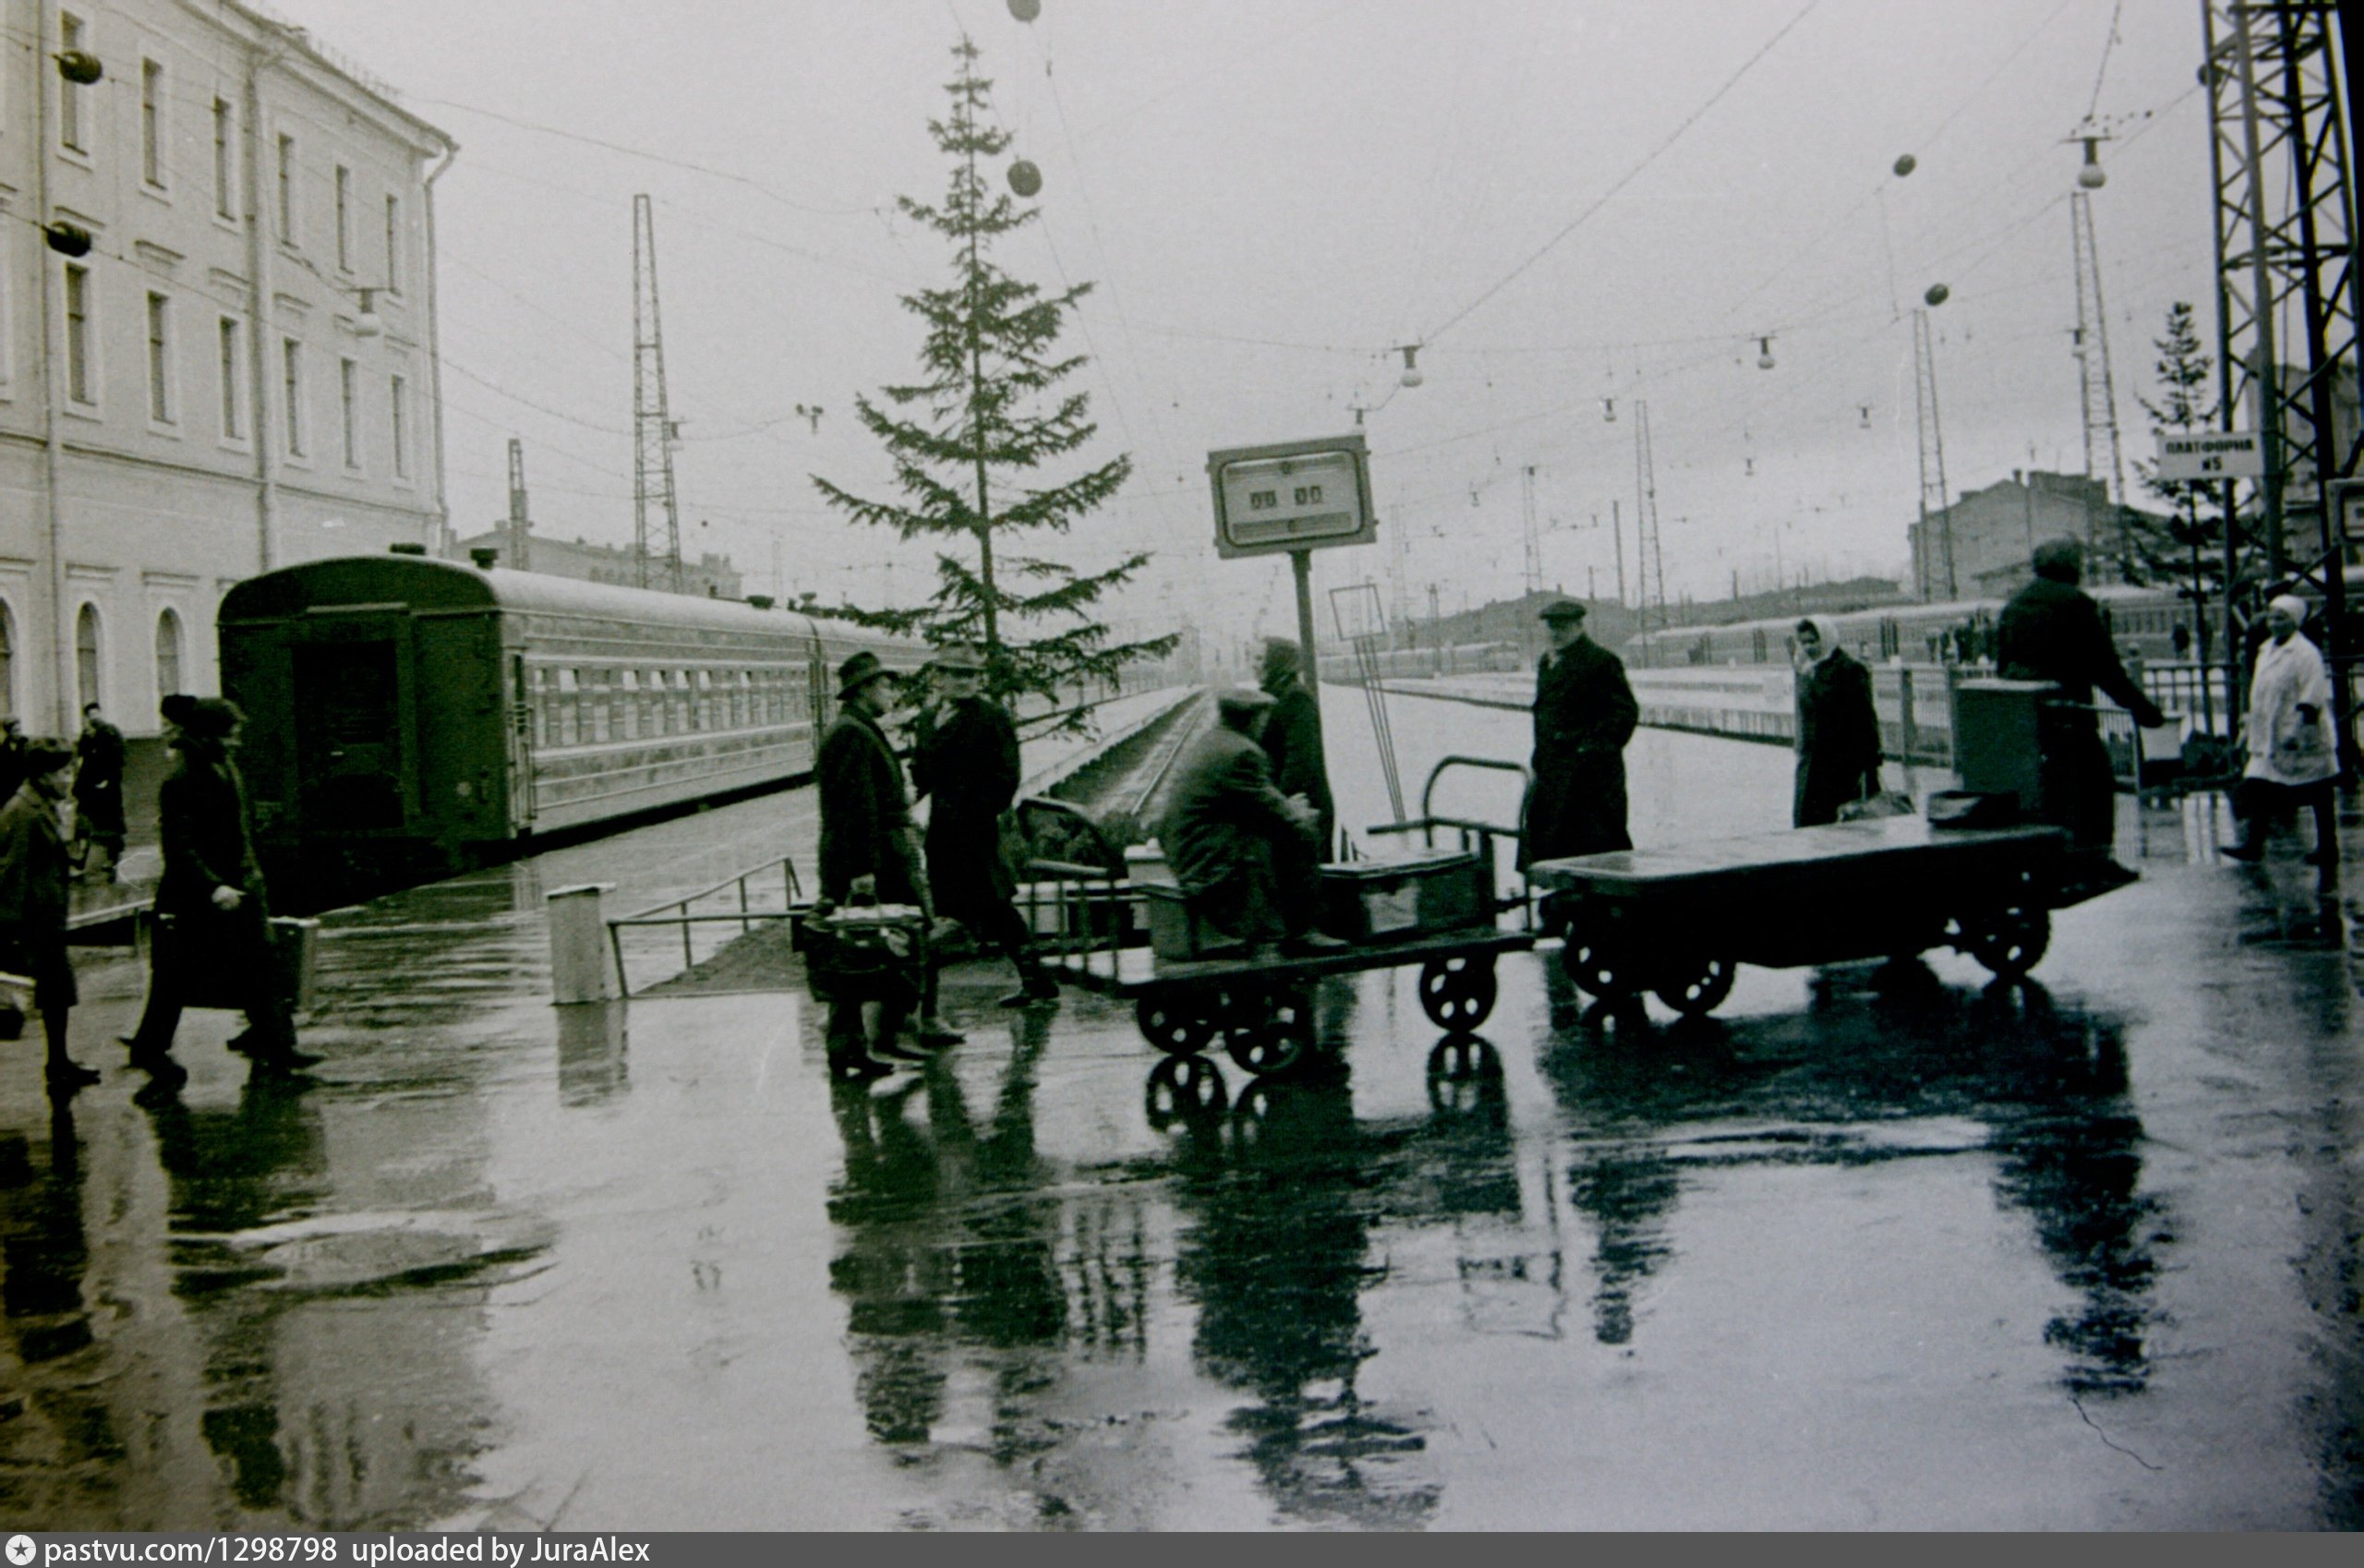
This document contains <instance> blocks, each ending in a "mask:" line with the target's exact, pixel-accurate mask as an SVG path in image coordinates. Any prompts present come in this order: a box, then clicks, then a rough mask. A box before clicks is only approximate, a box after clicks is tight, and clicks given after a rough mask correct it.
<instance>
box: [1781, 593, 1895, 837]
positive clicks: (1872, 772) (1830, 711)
mask: <svg viewBox="0 0 2364 1568" xmlns="http://www.w3.org/2000/svg"><path fill="white" fill-rule="evenodd" d="M1797 636H1798V663H1799V666H1800V668H1799V671H1798V782H1797V790H1796V792H1795V793H1794V794H1793V795H1792V796H1791V802H1790V820H1791V823H1793V824H1794V825H1795V826H1799V827H1814V826H1820V825H1821V824H1823V823H1827V822H1837V821H1838V820H1839V807H1840V806H1843V805H1845V804H1847V803H1848V802H1851V801H1860V800H1862V799H1863V798H1864V797H1865V796H1867V795H1876V794H1877V793H1879V788H1880V721H1879V715H1878V713H1877V712H1876V710H1875V709H1874V708H1873V706H1872V672H1871V671H1870V670H1868V669H1864V668H1863V661H1862V660H1860V659H1858V658H1856V657H1855V656H1854V655H1852V654H1851V653H1849V652H1848V651H1847V650H1846V649H1845V648H1843V647H1841V646H1839V633H1838V629H1837V628H1836V627H1835V626H1833V625H1832V624H1831V623H1830V622H1829V621H1827V620H1826V619H1824V618H1823V617H1821V616H1808V617H1807V618H1806V619H1804V620H1803V621H1799V622H1798V631H1797Z"/></svg>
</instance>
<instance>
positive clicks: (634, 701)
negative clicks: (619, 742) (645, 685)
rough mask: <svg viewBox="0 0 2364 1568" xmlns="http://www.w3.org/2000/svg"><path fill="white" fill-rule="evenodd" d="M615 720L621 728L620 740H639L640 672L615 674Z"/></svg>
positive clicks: (632, 670) (626, 670)
mask: <svg viewBox="0 0 2364 1568" xmlns="http://www.w3.org/2000/svg"><path fill="white" fill-rule="evenodd" d="M616 687H617V692H618V696H617V698H616V719H617V722H618V723H619V724H621V726H622V730H621V739H623V740H626V741H637V740H639V739H640V671H639V670H637V669H620V670H618V671H617V672H616Z"/></svg>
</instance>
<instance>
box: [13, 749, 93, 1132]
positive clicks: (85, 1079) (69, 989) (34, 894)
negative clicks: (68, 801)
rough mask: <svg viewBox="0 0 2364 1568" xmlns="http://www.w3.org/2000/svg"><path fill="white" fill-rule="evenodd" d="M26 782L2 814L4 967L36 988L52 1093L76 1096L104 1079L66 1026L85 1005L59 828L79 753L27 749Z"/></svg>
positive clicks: (63, 839)
mask: <svg viewBox="0 0 2364 1568" xmlns="http://www.w3.org/2000/svg"><path fill="white" fill-rule="evenodd" d="M24 767H25V781H24V783H23V784H21V785H19V786H18V789H17V792H16V793H15V794H14V795H12V796H10V797H9V799H8V802H7V803H6V805H5V806H0V964H5V965H6V967H7V968H8V969H9V970H10V971H14V972H16V973H18V974H22V975H25V976H28V977H29V978H30V980H31V981H32V983H33V1011H35V1012H37V1013H39V1014H40V1015H41V1026H42V1032H43V1033H44V1034H46V1035H47V1036H48V1037H49V1091H50V1092H51V1093H52V1094H53V1095H66V1094H72V1093H73V1092H75V1091H76V1090H78V1089H80V1088H82V1087H83V1086H85V1085H86V1084H92V1083H96V1082H98V1081H99V1075H98V1074H97V1073H95V1072H93V1071H92V1070H91V1069H90V1068H89V1067H82V1066H80V1065H79V1064H78V1063H77V1062H76V1061H75V1060H74V1059H73V1058H72V1057H71V1056H69V1055H66V1019H67V1017H68V1015H70V1014H71V1013H72V1012H73V1010H74V1004H75V1003H76V1002H77V1001H78V1000H80V999H81V998H80V995H79V993H78V991H77V990H76V989H75V985H74V964H73V961H72V960H71V959H68V958H67V957H66V905H67V901H68V888H67V884H68V882H69V881H70V880H71V878H72V876H73V868H72V866H71V864H70V863H69V858H68V856H67V853H66V835H65V834H64V833H63V832H62V831H61V830H60V829H59V827H58V823H57V807H58V802H61V801H63V800H64V799H65V798H66V790H67V789H68V788H69V787H70V782H71V779H72V778H73V772H74V752H73V748H71V747H70V746H67V745H66V743H65V742H62V741H47V740H36V741H30V742H26V745H25V749H24Z"/></svg>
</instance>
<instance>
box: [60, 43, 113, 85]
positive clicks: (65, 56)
mask: <svg viewBox="0 0 2364 1568" xmlns="http://www.w3.org/2000/svg"><path fill="white" fill-rule="evenodd" d="M56 59H57V74H58V75H59V76H62V77H64V78H66V80H67V81H70V82H72V83H73V84H74V85H75V86H77V87H88V86H90V84H91V83H92V82H94V81H96V80H98V79H99V78H101V77H103V76H104V75H106V74H107V68H106V67H105V66H103V65H101V64H99V57H98V56H97V55H96V54H87V53H85V52H84V51H82V50H79V49H67V50H64V51H62V52H60V53H59V54H58V55H57V56H56Z"/></svg>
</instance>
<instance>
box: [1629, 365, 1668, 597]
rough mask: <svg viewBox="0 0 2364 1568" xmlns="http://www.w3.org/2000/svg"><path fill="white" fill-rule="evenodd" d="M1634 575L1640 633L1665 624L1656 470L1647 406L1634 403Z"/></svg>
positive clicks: (1656, 461) (1648, 407)
mask: <svg viewBox="0 0 2364 1568" xmlns="http://www.w3.org/2000/svg"><path fill="white" fill-rule="evenodd" d="M1634 557H1635V559H1634V573H1635V574H1636V576H1637V577H1638V578H1639V583H1638V588H1639V593H1638V594H1637V596H1636V597H1639V598H1640V599H1641V601H1642V603H1641V610H1642V614H1641V622H1642V630H1643V631H1645V632H1647V631H1649V630H1651V628H1652V627H1653V626H1663V625H1665V624H1667V619H1666V561H1665V558H1664V557H1663V556H1661V555H1660V554H1659V553H1658V460H1657V458H1656V457H1655V456H1653V455H1652V453H1651V452H1650V405H1649V404H1647V403H1645V402H1643V401H1642V400H1640V399H1639V398H1636V399H1635V400H1634Z"/></svg>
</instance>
